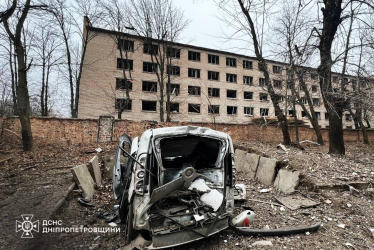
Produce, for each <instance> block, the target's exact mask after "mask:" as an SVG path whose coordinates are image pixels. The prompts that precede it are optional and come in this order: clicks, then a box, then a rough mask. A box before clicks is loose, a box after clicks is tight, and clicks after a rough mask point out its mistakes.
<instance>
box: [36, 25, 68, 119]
mask: <svg viewBox="0 0 374 250" xmlns="http://www.w3.org/2000/svg"><path fill="white" fill-rule="evenodd" d="M37 28H38V35H37V39H35V40H36V41H35V42H34V46H33V48H34V49H33V50H34V51H35V53H36V54H37V57H38V59H37V63H38V64H37V66H39V67H41V70H42V72H41V73H42V74H41V78H42V79H41V90H40V115H41V116H48V115H49V106H50V105H49V88H50V86H49V84H50V75H51V73H52V70H53V68H54V67H55V66H56V65H57V64H58V63H59V60H60V59H61V57H62V55H61V54H60V53H57V49H58V48H59V46H60V45H61V43H59V42H58V41H57V39H56V38H57V36H56V34H55V32H54V31H53V27H51V26H50V24H49V23H45V22H44V21H41V22H39V23H37Z"/></svg>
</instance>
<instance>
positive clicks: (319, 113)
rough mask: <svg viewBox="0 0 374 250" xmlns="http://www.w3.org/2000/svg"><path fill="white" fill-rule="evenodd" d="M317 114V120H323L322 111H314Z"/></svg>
mask: <svg viewBox="0 0 374 250" xmlns="http://www.w3.org/2000/svg"><path fill="white" fill-rule="evenodd" d="M314 114H316V117H317V120H321V112H314Z"/></svg>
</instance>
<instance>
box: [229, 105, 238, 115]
mask: <svg viewBox="0 0 374 250" xmlns="http://www.w3.org/2000/svg"><path fill="white" fill-rule="evenodd" d="M227 114H228V115H237V114H238V107H236V106H227Z"/></svg>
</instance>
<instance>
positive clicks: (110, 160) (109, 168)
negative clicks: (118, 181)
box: [103, 155, 116, 179]
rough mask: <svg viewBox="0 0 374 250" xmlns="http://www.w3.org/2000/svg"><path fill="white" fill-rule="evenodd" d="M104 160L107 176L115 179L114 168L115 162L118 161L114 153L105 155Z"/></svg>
mask: <svg viewBox="0 0 374 250" xmlns="http://www.w3.org/2000/svg"><path fill="white" fill-rule="evenodd" d="M103 161H104V169H105V173H104V174H105V177H107V178H108V179H113V170H114V164H115V162H116V157H115V156H113V155H105V156H104V159H103Z"/></svg>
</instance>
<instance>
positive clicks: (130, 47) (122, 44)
mask: <svg viewBox="0 0 374 250" xmlns="http://www.w3.org/2000/svg"><path fill="white" fill-rule="evenodd" d="M117 48H118V49H122V50H124V51H134V41H130V40H126V39H118V44H117Z"/></svg>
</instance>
